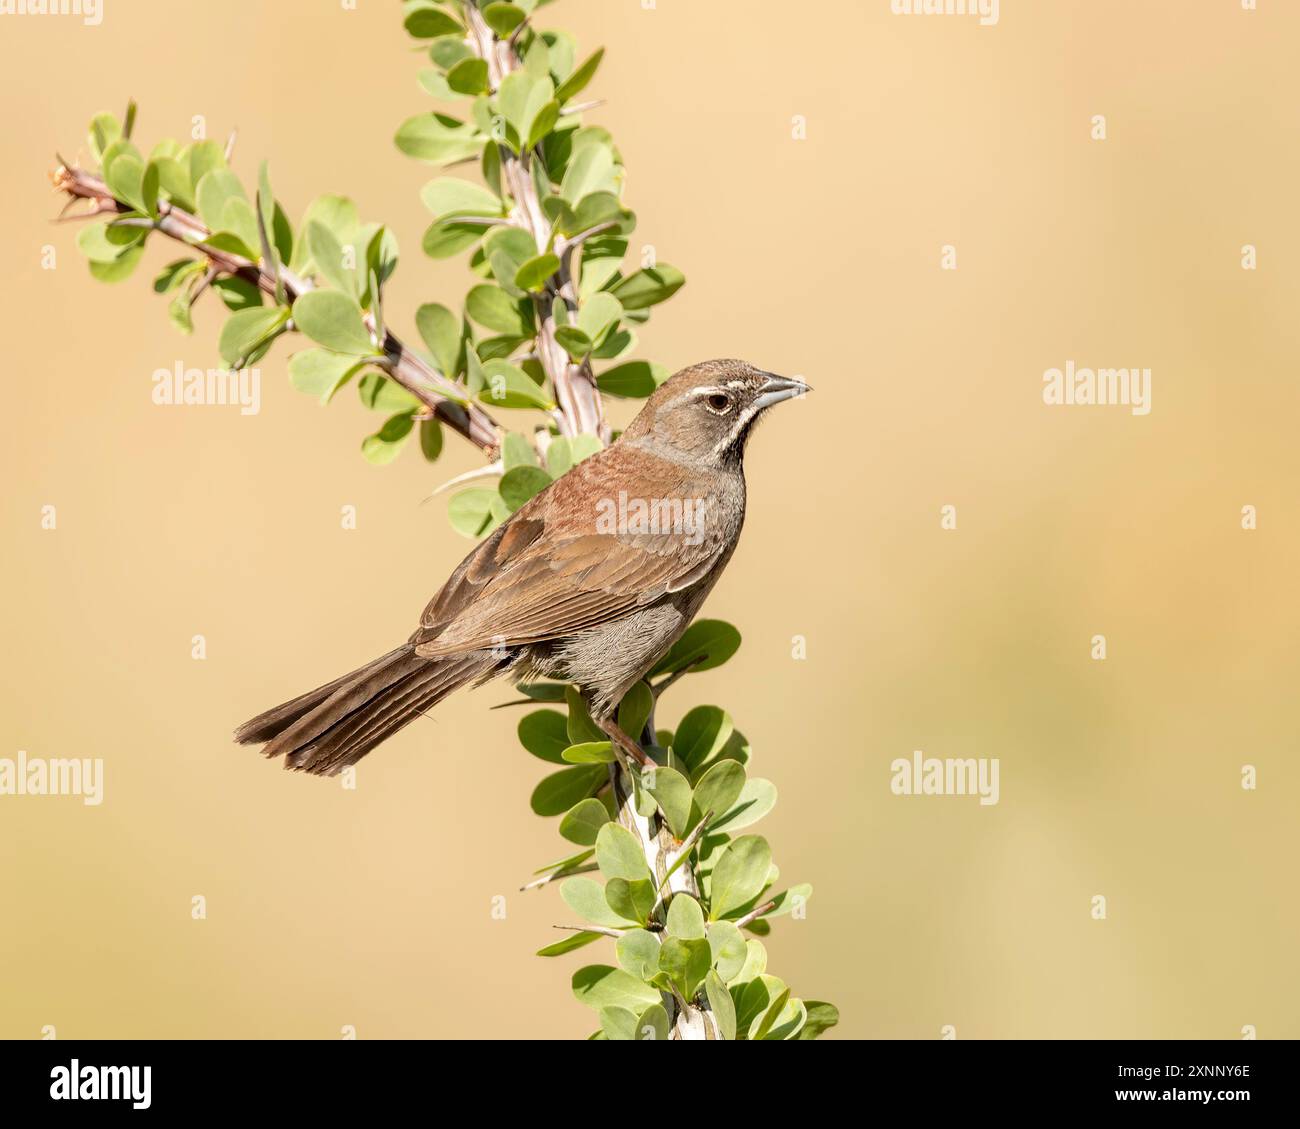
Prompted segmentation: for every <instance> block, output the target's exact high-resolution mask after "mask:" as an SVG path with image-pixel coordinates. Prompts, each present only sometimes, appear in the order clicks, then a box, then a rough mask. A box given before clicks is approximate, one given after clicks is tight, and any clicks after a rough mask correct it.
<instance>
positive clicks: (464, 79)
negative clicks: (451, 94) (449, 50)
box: [447, 59, 488, 94]
mask: <svg viewBox="0 0 1300 1129" xmlns="http://www.w3.org/2000/svg"><path fill="white" fill-rule="evenodd" d="M447 86H448V87H449V88H450V89H451V90H453V91H455V92H456V93H457V94H485V93H486V92H487V89H488V65H487V61H486V60H485V59H461V61H460V62H459V63H457V64H456V65H455V66H454V67H452V68H451V70H449V71H448V72H447Z"/></svg>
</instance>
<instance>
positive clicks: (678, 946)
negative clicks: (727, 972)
mask: <svg viewBox="0 0 1300 1129" xmlns="http://www.w3.org/2000/svg"><path fill="white" fill-rule="evenodd" d="M712 959H713V958H712V956H711V955H710V953H709V942H708V941H706V940H704V939H703V938H698V939H695V940H690V941H684V940H682V939H681V938H680V937H669V938H667V939H666V940H665V941H664V942H663V944H661V945H660V946H659V971H660V972H662V973H664V974H665V975H666V976H667V977H668V978H669V979H670V980H671V981H672V982H673V983H674V984H675V985H676V986H677V990H678V991H679V992H680V993H681V994H682V996H684V997H685V998H686V999H688V1000H689V999H691V997H693V996H694V995H695V993H696V992H697V991H698V990H699V987H700V985H701V984H703V983H704V978H705V977H706V976H708V974H709V969H710V967H711V966H712Z"/></svg>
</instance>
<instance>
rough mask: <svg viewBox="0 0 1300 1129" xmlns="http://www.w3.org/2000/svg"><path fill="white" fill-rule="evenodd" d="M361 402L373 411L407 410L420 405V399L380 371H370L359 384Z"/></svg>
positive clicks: (410, 410)
mask: <svg viewBox="0 0 1300 1129" xmlns="http://www.w3.org/2000/svg"><path fill="white" fill-rule="evenodd" d="M357 394H358V395H359V396H360V397H361V402H362V403H363V404H364V405H365V406H366V407H367V408H369V409H370V410H371V411H372V412H405V413H407V414H408V415H409V414H410V413H411V412H413V411H415V410H416V409H417V408H419V407H420V401H419V400H418V399H416V397H414V396H413V395H411V393H410V392H408V391H407V390H406V389H405V388H403V387H402V386H401V385H400V384H398V383H397V381H395V380H390V379H389V378H388V377H386V376H384V374H383V373H379V372H368V373H366V375H365V376H363V377H362V378H361V382H360V383H359V384H358V385H357Z"/></svg>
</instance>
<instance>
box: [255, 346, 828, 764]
mask: <svg viewBox="0 0 1300 1129" xmlns="http://www.w3.org/2000/svg"><path fill="white" fill-rule="evenodd" d="M809 391H811V389H810V388H809V387H808V385H807V384H805V383H804V382H803V381H801V380H797V379H791V378H788V377H782V376H776V375H774V374H773V373H770V372H766V371H764V370H762V369H759V368H756V367H754V366H753V365H751V364H748V363H747V362H745V361H740V360H712V361H704V362H702V363H699V364H695V365H691V366H690V367H688V368H685V369H682V370H681V371H680V372H678V373H676V374H674V375H673V376H671V377H670V378H669V379H667V380H665V381H664V382H663V383H662V384H661V385H659V387H658V388H657V389H655V391H654V392H653V393H652V394H651V395H650V397H649V398H648V399H647V400H646V402H645V404H644V406H643V407H642V408H641V410H640V412H639V413H638V414H637V415H636V417H635V418H634V419H633V420H632V422H631V423H630V424H628V426H627V427H626V429H624V431H623V432H622V434H621V435H619V436H618V438H617V439H616V440H615V441H614V442H613V443H611V444H610V445H609V446H607V447H605V448H603V449H602V450H600V451H598V452H596V453H595V454H593V455H591V456H589V457H588V458H586V459H584V460H583V461H581V462H580V463H578V464H576V465H575V466H574V467H573V468H572V469H570V470H569V471H568V473H566V474H564V475H562V476H561V477H559V478H557V479H555V480H554V481H552V482H551V483H550V484H549V485H547V486H546V487H545V489H543V490H541V491H540V492H539V493H537V494H536V495H534V496H533V497H532V498H530V499H529V500H528V501H527V502H525V503H524V504H523V505H522V506H520V507H519V508H518V509H517V510H515V511H514V513H512V514H511V515H510V516H509V518H507V519H506V520H505V521H504V522H502V523H501V524H500V525H498V526H497V527H496V528H495V529H494V530H493V531H492V532H491V534H490V535H489V536H487V537H486V538H485V539H484V540H483V541H481V542H480V543H479V544H478V545H477V546H476V547H475V548H474V549H473V550H472V551H471V552H470V553H469V554H468V555H467V556H466V557H465V559H464V560H462V561H461V562H460V564H459V565H458V566H457V567H456V569H455V571H454V572H452V574H451V576H450V577H449V578H448V579H447V581H446V583H445V584H444V585H443V586H442V589H441V590H440V591H439V592H438V594H437V595H436V596H434V598H433V599H432V600H431V601H430V602H429V604H428V605H427V606H426V608H425V609H424V613H423V614H422V615H421V617H420V622H419V626H418V627H417V628H416V629H415V631H414V632H413V633H412V634H411V636H410V638H409V639H407V641H406V642H405V643H404V644H402V645H401V646H400V647H396V648H394V649H393V650H391V651H388V652H387V653H386V654H383V655H381V656H380V657H379V658H377V659H375V660H374V661H372V662H369V663H367V664H366V665H364V666H362V667H359V668H358V669H356V670H354V671H351V672H350V673H348V674H344V675H342V676H341V677H339V678H336V679H334V680H333V681H332V682H327V683H325V685H323V686H318V687H317V688H316V689H314V690H310V691H308V692H307V693H305V694H301V695H299V696H298V697H296V698H293V699H291V700H290V701H287V702H285V703H283V704H282V705H279V706H276V707H275V708H274V709H270V710H267V711H266V712H265V713H261V714H258V715H257V716H256V717H254V718H252V719H251V720H250V721H247V722H245V723H244V724H243V725H242V726H240V727H239V728H238V729H237V730H236V731H235V740H236V741H237V742H239V743H240V744H243V745H261V746H262V750H261V751H262V753H263V755H264V756H266V757H268V758H271V759H274V758H278V757H283V758H284V767H285V768H287V769H292V770H296V771H300V772H307V773H310V774H314V775H321V776H333V775H335V774H337V773H338V772H340V771H342V770H343V769H344V768H346V767H348V766H350V765H354V764H356V763H357V761H359V760H360V759H361V758H362V757H364V756H365V755H366V754H367V753H369V752H370V751H371V750H372V749H374V748H375V746H377V745H379V744H380V743H381V742H383V741H385V740H387V739H388V738H389V737H391V736H392V735H393V734H394V733H396V732H397V731H398V730H400V729H402V728H403V727H404V726H406V725H408V724H410V723H411V722H412V721H414V720H415V719H416V718H418V717H420V716H422V715H424V714H427V713H428V711H429V710H430V709H432V708H433V707H434V706H435V705H437V704H438V703H439V702H440V701H442V699H443V698H445V697H446V696H447V695H448V694H450V693H451V692H452V691H454V690H456V689H458V688H460V687H462V686H465V685H468V684H471V683H472V684H474V685H480V684H482V683H484V682H487V681H488V680H490V679H493V678H497V677H499V676H508V677H509V678H511V679H512V680H513V681H515V682H520V681H525V680H531V679H535V678H539V677H540V678H554V679H560V680H562V681H565V682H568V683H570V684H572V685H574V686H576V687H577V689H578V692H579V693H580V694H581V695H582V699H583V702H584V703H585V705H586V707H587V709H588V711H589V713H590V715H591V718H592V720H593V721H594V722H595V724H596V725H597V726H598V727H599V728H600V730H601V731H602V732H604V733H605V734H606V735H607V736H608V737H609V738H610V741H611V747H612V748H613V749H614V750H615V751H616V752H618V753H619V754H620V758H621V757H622V756H628V757H632V758H633V759H635V760H636V761H637V762H638V763H640V764H641V765H645V764H647V763H649V758H648V757H647V756H646V754H645V751H644V750H643V749H642V748H641V746H640V745H639V744H638V743H637V741H636V740H635V739H634V738H633V736H631V735H629V734H627V733H624V732H623V731H622V730H621V729H620V728H619V726H618V723H617V710H618V706H619V703H620V701H621V700H622V699H623V696H624V695H625V694H626V693H627V692H628V691H629V690H630V689H631V688H632V687H633V686H634V685H635V684H636V683H637V682H638V681H639V680H640V679H642V678H644V677H645V676H646V674H648V673H649V672H650V671H651V670H652V669H653V668H654V666H655V664H656V663H657V662H658V660H659V659H660V658H661V657H662V656H663V655H664V654H666V653H667V651H668V650H669V649H670V648H671V647H672V645H673V644H674V643H675V642H676V641H677V640H678V639H679V638H680V637H681V635H682V634H683V632H684V631H685V630H686V628H687V626H688V625H689V624H690V622H691V620H692V619H693V618H694V616H695V614H696V612H698V611H699V609H700V606H701V604H703V602H704V600H705V598H706V597H707V596H708V594H709V593H710V591H712V589H713V586H714V585H715V584H716V583H717V581H718V578H719V577H720V576H721V575H722V572H723V570H724V569H725V568H726V567H727V564H728V562H729V561H730V560H731V556H732V554H733V553H734V552H735V549H736V543H737V541H738V540H739V537H740V532H741V527H742V526H743V525H744V519H745V498H746V495H745V472H744V457H745V447H746V444H747V443H748V441H749V438H750V436H751V435H752V434H753V431H754V428H755V427H756V426H757V425H758V423H759V421H760V420H762V419H763V418H764V417H765V415H766V414H767V412H768V410H769V409H770V408H771V407H772V406H773V405H775V404H778V403H781V402H782V401H785V400H790V399H793V398H796V397H802V396H803V395H804V394H805V393H806V392H809Z"/></svg>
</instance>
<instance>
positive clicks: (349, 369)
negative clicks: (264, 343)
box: [289, 349, 365, 404]
mask: <svg viewBox="0 0 1300 1129" xmlns="http://www.w3.org/2000/svg"><path fill="white" fill-rule="evenodd" d="M364 367H365V363H364V362H361V361H358V360H357V359H356V357H353V356H349V355H348V354H346V353H331V352H330V351H329V350H328V349H304V350H302V351H301V352H298V353H295V354H294V355H293V356H292V357H290V358H289V380H290V381H291V382H292V384H293V386H294V387H295V388H296V389H298V391H299V392H306V393H307V395H309V396H315V397H316V398H317V399H319V400H320V402H321V403H322V404H328V403H329V402H330V400H331V399H332V398H333V396H334V393H335V392H337V391H338V390H339V389H340V388H342V387H343V385H345V384H346V383H347V382H348V381H349V380H350V379H352V377H353V376H355V375H356V374H357V373H358V372H360V371H361V370H362V369H363V368H364Z"/></svg>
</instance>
